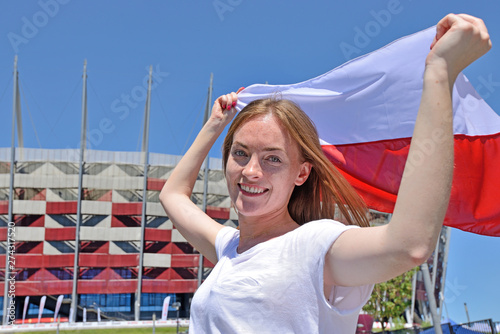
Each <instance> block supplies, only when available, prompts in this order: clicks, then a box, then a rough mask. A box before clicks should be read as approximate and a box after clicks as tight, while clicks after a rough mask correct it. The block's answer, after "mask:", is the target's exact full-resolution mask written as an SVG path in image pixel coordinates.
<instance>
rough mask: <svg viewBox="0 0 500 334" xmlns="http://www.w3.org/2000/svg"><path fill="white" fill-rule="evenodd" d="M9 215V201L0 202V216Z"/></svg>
mask: <svg viewBox="0 0 500 334" xmlns="http://www.w3.org/2000/svg"><path fill="white" fill-rule="evenodd" d="M8 213H9V201H0V215H6V214H8Z"/></svg>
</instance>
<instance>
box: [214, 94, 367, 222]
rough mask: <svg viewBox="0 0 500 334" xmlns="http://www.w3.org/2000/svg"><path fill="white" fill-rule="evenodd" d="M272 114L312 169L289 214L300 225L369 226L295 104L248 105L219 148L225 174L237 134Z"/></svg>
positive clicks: (364, 210)
mask: <svg viewBox="0 0 500 334" xmlns="http://www.w3.org/2000/svg"><path fill="white" fill-rule="evenodd" d="M267 114H272V115H273V116H275V117H276V118H277V119H278V120H279V121H280V122H281V124H282V125H283V126H284V127H285V129H287V130H288V132H289V133H290V135H291V137H292V138H293V139H294V140H295V141H296V142H297V143H298V146H299V150H300V152H301V155H302V158H303V159H304V161H307V162H309V163H311V165H312V169H311V172H310V175H309V177H308V178H307V180H306V182H305V183H304V184H302V185H301V186H296V187H295V189H294V190H293V192H292V196H291V197H290V201H289V202H288V211H289V213H290V216H291V217H292V219H293V220H295V221H296V222H297V223H298V224H299V225H302V224H305V223H307V222H309V221H312V220H318V219H325V218H329V219H335V218H337V217H338V215H337V214H336V209H338V211H340V214H341V218H340V219H339V220H341V221H344V220H345V222H346V223H347V224H348V225H359V226H369V223H368V217H367V208H366V204H365V203H364V201H363V199H362V198H361V197H360V196H359V195H358V193H357V192H356V191H355V190H354V188H353V187H352V186H351V185H350V184H349V183H348V182H347V180H346V179H345V178H344V177H343V176H342V174H340V172H339V171H338V170H337V169H336V168H335V167H334V166H333V164H332V163H331V162H330V161H329V160H328V158H327V157H326V156H325V154H324V153H323V150H322V148H321V144H320V142H319V137H318V132H317V130H316V127H315V126H314V124H313V122H312V121H311V119H310V118H309V117H308V116H307V115H306V113H305V112H304V111H302V109H300V107H299V106H298V105H296V104H295V103H294V102H292V101H290V100H286V99H278V98H267V99H260V100H254V101H252V102H251V103H249V104H248V105H247V106H246V107H245V108H243V110H241V111H240V112H239V113H238V115H237V116H236V117H235V119H234V120H233V122H232V124H231V126H230V127H229V130H228V133H227V135H226V138H225V139H224V143H223V146H222V158H223V165H224V173H225V172H226V166H227V160H228V157H229V153H230V151H231V146H232V145H233V137H234V133H235V132H236V130H237V129H238V128H239V127H240V126H241V125H243V124H244V123H246V122H247V121H248V120H250V119H252V118H254V117H257V116H260V115H267Z"/></svg>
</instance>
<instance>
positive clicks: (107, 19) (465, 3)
mask: <svg viewBox="0 0 500 334" xmlns="http://www.w3.org/2000/svg"><path fill="white" fill-rule="evenodd" d="M450 12H454V13H462V12H464V13H469V14H471V15H475V16H479V17H481V18H482V19H484V21H485V22H486V25H487V26H488V28H489V31H490V35H491V37H492V41H493V49H492V50H491V51H490V52H489V53H488V54H487V55H486V56H484V57H483V58H481V59H480V60H478V61H477V62H476V63H474V64H472V65H471V66H470V67H469V68H467V69H466V70H465V71H464V72H465V74H466V75H467V76H468V78H469V79H470V81H471V82H472V84H473V85H474V87H475V88H476V89H477V90H478V92H479V93H480V94H481V95H482V96H483V98H484V99H485V100H486V101H487V102H488V103H489V104H490V105H491V107H492V108H493V109H494V110H495V111H496V112H497V113H499V112H500V94H499V92H500V63H499V59H500V51H499V50H500V47H499V45H498V43H500V20H499V16H498V15H499V13H500V3H499V2H498V1H495V0H489V1H483V0H476V1H470V0H454V1H444V0H441V1H435V0H420V1H412V0H389V1H367V0H362V1H322V0H315V1H298V0H287V1H276V0H205V1H202V0H191V1H186V0H168V1H159V0H151V1H130V0H123V1H110V0H105V1H76V0H40V1H33V0H26V1H22V2H21V1H14V0H3V1H1V2H0V115H1V119H2V120H3V121H2V122H0V147H10V145H11V142H10V134H11V113H12V68H13V61H14V56H15V55H16V54H17V55H18V56H19V76H20V83H21V90H22V96H23V98H22V101H21V102H22V112H23V129H24V146H25V147H34V148H38V147H42V148H77V147H79V133H80V120H81V114H80V113H81V105H80V103H81V90H82V68H83V62H84V60H85V59H87V62H88V111H89V116H88V117H89V119H88V131H89V136H90V139H89V140H90V147H91V148H93V149H97V150H112V151H137V150H139V149H140V138H141V133H142V122H143V120H142V119H143V112H144V102H145V95H144V91H145V90H144V87H145V77H146V75H147V70H146V69H147V68H148V67H149V66H150V65H152V66H153V69H154V81H155V85H154V90H153V93H152V102H151V127H150V151H151V152H156V153H167V154H176V155H181V154H183V153H184V152H185V151H186V149H187V147H188V145H189V144H190V143H191V142H192V141H193V139H194V137H195V134H196V133H197V131H198V130H199V129H200V127H201V123H202V118H203V116H202V113H203V109H204V105H205V102H206V97H207V89H208V84H209V79H210V73H213V74H214V95H213V96H214V98H216V97H217V96H219V95H221V94H223V93H225V92H228V91H231V90H237V89H238V88H239V87H241V86H245V87H246V86H248V85H251V84H254V83H265V82H268V83H269V84H290V83H295V82H300V81H303V80H307V79H309V78H312V77H315V76H317V75H320V74H322V73H324V72H327V71H329V70H330V69H333V68H335V67H337V66H339V65H341V64H342V63H344V62H346V61H347V60H349V59H352V58H355V57H357V56H359V55H362V54H365V53H368V52H371V51H373V50H376V49H378V48H379V47H381V46H383V45H385V44H387V43H389V42H391V41H393V40H395V39H397V38H400V37H402V36H405V35H408V34H411V33H414V32H417V31H419V30H422V29H425V28H428V27H430V26H432V25H435V24H436V23H437V22H438V21H439V19H440V18H442V17H443V16H444V15H445V14H447V13H450ZM367 31H368V32H369V34H366V32H367ZM361 35H364V38H362V37H361ZM211 156H212V157H220V141H219V142H218V143H216V145H215V148H214V149H213V150H212V152H211ZM499 201H500V200H499ZM499 250H500V238H492V237H484V236H478V235H474V234H471V233H464V232H461V231H458V230H453V233H452V238H451V248H450V258H449V264H448V275H447V286H446V291H445V297H446V298H447V304H446V305H447V311H448V315H449V317H450V318H452V319H453V320H454V321H456V322H465V321H467V317H466V314H465V309H464V303H467V306H468V310H469V316H470V319H471V320H481V319H485V318H493V319H494V320H496V321H500V287H499V285H498V282H499V278H500V255H499V254H500V252H499ZM443 314H444V315H446V313H445V312H443Z"/></svg>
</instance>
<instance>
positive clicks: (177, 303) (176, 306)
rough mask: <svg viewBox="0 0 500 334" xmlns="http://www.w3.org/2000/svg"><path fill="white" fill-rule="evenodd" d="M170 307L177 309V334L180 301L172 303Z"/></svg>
mask: <svg viewBox="0 0 500 334" xmlns="http://www.w3.org/2000/svg"><path fill="white" fill-rule="evenodd" d="M172 307H173V308H175V310H176V311H177V334H179V309H180V308H181V303H180V302H175V303H173V304H172Z"/></svg>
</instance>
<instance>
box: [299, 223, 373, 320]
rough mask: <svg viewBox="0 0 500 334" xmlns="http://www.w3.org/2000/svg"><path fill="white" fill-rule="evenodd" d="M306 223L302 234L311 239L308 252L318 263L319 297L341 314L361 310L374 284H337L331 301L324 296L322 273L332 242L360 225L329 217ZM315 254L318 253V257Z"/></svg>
mask: <svg viewBox="0 0 500 334" xmlns="http://www.w3.org/2000/svg"><path fill="white" fill-rule="evenodd" d="M309 224H311V225H309ZM305 225H309V226H307V228H305V229H304V233H302V234H301V235H302V237H303V238H306V239H307V240H309V242H308V243H307V244H308V247H307V248H308V251H307V253H308V254H309V256H310V257H314V261H315V262H316V263H317V267H316V270H317V272H316V273H315V274H316V277H318V280H317V285H318V286H317V289H318V290H317V291H318V298H321V299H322V300H323V301H324V303H326V304H327V305H328V308H330V309H331V310H333V311H334V312H336V313H337V314H339V315H341V316H342V315H348V314H352V313H354V312H356V313H357V312H359V310H360V309H361V308H362V307H363V305H364V304H366V302H367V301H368V299H369V298H370V296H371V293H372V290H373V284H368V285H362V286H355V287H343V286H335V287H334V289H333V295H332V296H331V297H332V298H331V299H330V300H331V303H330V302H328V301H327V300H326V298H325V297H324V292H323V275H322V272H323V270H324V259H325V256H326V253H327V252H328V250H329V249H330V247H331V246H332V244H333V243H334V242H335V241H336V240H337V238H338V237H339V236H340V235H341V234H342V233H343V232H345V231H347V230H348V229H352V228H359V226H356V225H344V224H342V223H340V222H337V221H334V220H327V219H325V220H318V221H313V222H310V223H307V224H305ZM304 227H305V226H304ZM313 254H317V255H316V256H317V257H316V256H314V255H313Z"/></svg>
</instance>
